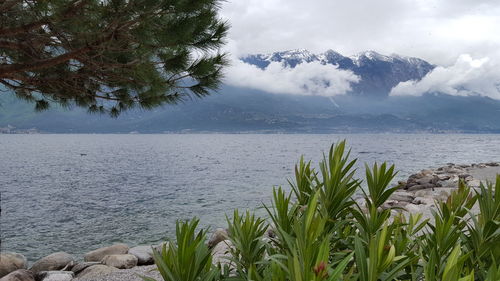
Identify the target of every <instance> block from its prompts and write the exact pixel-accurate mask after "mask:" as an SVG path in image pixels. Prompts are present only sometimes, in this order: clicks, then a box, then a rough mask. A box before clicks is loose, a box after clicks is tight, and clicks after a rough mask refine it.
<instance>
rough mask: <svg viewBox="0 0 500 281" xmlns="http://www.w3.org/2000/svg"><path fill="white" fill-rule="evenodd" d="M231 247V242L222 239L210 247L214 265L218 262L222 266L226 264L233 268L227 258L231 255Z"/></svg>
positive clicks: (232, 264)
mask: <svg viewBox="0 0 500 281" xmlns="http://www.w3.org/2000/svg"><path fill="white" fill-rule="evenodd" d="M233 248H234V246H233V243H231V241H230V240H224V241H222V242H220V243H219V244H217V245H215V247H214V248H213V249H212V263H213V264H214V265H217V264H219V263H220V264H221V265H222V267H224V265H228V266H229V268H234V267H235V265H234V263H233V262H231V261H230V260H229V258H231V257H232V255H231V249H233Z"/></svg>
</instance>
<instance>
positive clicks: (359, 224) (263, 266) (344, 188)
mask: <svg viewBox="0 0 500 281" xmlns="http://www.w3.org/2000/svg"><path fill="white" fill-rule="evenodd" d="M355 161H356V160H349V152H347V153H346V152H345V142H340V143H339V144H337V145H335V146H332V147H331V148H330V152H329V153H328V155H325V156H324V159H323V160H322V161H321V162H320V165H319V166H320V173H316V172H315V170H314V169H313V168H311V163H310V162H307V163H306V162H305V161H304V160H303V158H301V159H300V162H299V163H298V164H297V165H296V166H295V179H294V181H291V180H290V181H289V183H290V187H291V190H290V191H289V192H288V191H285V190H284V189H283V188H281V187H278V188H274V189H273V200H272V204H271V206H266V205H264V208H265V209H266V211H267V213H268V216H269V218H270V221H271V229H272V231H273V232H274V234H275V235H270V237H267V236H266V235H265V232H266V230H267V228H268V224H267V222H266V220H265V219H264V218H260V217H257V216H255V215H254V214H253V213H250V212H248V211H247V212H245V213H244V214H240V213H239V212H238V210H235V211H234V214H233V216H232V219H229V218H227V222H228V230H229V239H230V241H231V242H232V243H231V245H232V246H231V247H229V248H228V249H229V252H230V255H231V256H230V257H228V259H229V260H230V261H231V263H230V264H231V267H232V268H228V267H226V268H224V270H223V269H222V268H220V266H218V267H215V266H212V265H211V259H210V253H209V250H208V249H207V247H206V246H205V244H204V240H205V231H204V230H201V231H200V232H198V234H196V233H195V229H196V226H197V224H198V221H197V220H193V221H191V222H183V223H178V224H177V244H172V245H173V246H171V247H169V248H168V249H167V248H166V247H164V248H163V251H162V252H161V253H159V252H156V251H155V253H154V256H155V262H156V264H157V265H158V268H159V270H160V273H161V274H162V277H163V278H164V279H165V280H168V281H170V280H180V281H183V280H200V281H201V280H206V281H215V280H221V281H222V280H224V281H239V280H256V281H320V280H328V281H338V280H348V281H389V280H405V281H421V280H425V281H438V280H439V281H452V280H458V281H476V280H488V281H489V280H494V281H496V280H500V278H499V277H500V267H499V266H498V264H499V260H500V228H499V224H500V194H499V193H497V192H496V190H498V189H499V188H500V176H498V177H497V181H496V185H493V184H490V183H488V184H487V185H483V184H481V186H480V190H479V191H478V192H476V193H475V194H473V193H472V192H471V188H469V187H468V186H467V185H466V184H465V183H464V182H462V181H461V182H460V183H459V187H458V188H457V189H456V190H455V191H453V192H452V193H451V195H450V196H449V198H448V199H447V200H446V201H444V202H436V205H437V208H436V210H431V212H432V218H430V219H429V218H428V219H422V217H423V215H422V214H408V213H405V212H404V210H399V209H397V208H390V207H387V204H385V203H386V202H387V200H388V198H390V196H391V195H392V194H393V193H394V192H395V191H396V190H397V188H398V187H397V186H391V181H392V179H393V178H394V176H395V175H396V172H395V168H394V166H393V165H391V166H388V165H387V164H386V163H382V164H380V165H379V164H374V165H373V166H372V167H371V168H370V167H369V166H367V165H366V183H367V188H366V190H363V189H361V185H360V183H361V181H360V180H358V179H355V178H354V171H355V170H354V164H355ZM355 194H363V195H364V203H365V204H364V206H360V205H358V204H357V203H356V202H355V201H354V200H353V195H355ZM476 202H477V203H478V206H479V214H476V213H475V212H472V211H471V210H472V208H473V206H474V204H475V203H476ZM393 211H400V212H399V213H397V212H396V213H394V212H393ZM176 245H177V246H176ZM145 280H148V281H151V280H152V279H147V278H145Z"/></svg>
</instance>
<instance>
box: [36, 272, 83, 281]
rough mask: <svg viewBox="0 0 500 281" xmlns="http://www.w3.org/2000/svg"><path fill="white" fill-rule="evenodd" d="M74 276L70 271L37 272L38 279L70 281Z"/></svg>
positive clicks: (44, 280)
mask: <svg viewBox="0 0 500 281" xmlns="http://www.w3.org/2000/svg"><path fill="white" fill-rule="evenodd" d="M73 277H75V274H74V273H73V272H72V271H42V272H40V273H38V274H37V276H36V280H40V281H71V280H72V279H73Z"/></svg>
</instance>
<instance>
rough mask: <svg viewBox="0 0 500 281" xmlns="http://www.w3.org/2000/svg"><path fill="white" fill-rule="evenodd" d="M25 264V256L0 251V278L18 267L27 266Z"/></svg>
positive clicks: (26, 262)
mask: <svg viewBox="0 0 500 281" xmlns="http://www.w3.org/2000/svg"><path fill="white" fill-rule="evenodd" d="M27 264H28V260H26V257H25V256H23V255H21V254H18V253H11V252H5V253H1V254H0V278H2V277H3V276H5V275H7V274H9V273H11V272H13V271H16V270H18V269H26V268H28V266H27Z"/></svg>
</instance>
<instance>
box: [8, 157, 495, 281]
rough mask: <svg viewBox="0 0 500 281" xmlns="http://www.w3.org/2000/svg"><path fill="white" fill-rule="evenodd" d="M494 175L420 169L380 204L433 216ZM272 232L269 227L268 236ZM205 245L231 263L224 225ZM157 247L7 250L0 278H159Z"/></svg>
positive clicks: (481, 168) (468, 169)
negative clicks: (461, 189) (29, 253)
mask: <svg viewBox="0 0 500 281" xmlns="http://www.w3.org/2000/svg"><path fill="white" fill-rule="evenodd" d="M497 174H500V163H496V162H494V163H481V164H472V165H456V164H452V163H449V164H447V165H446V166H443V167H439V168H436V169H426V170H422V171H420V172H418V173H416V174H413V175H411V176H409V177H408V179H407V180H406V181H401V182H399V186H400V187H401V188H400V189H399V190H398V191H396V192H395V193H393V195H392V196H391V197H390V198H389V200H387V202H386V203H385V204H384V205H383V206H382V207H383V208H393V207H398V208H395V210H396V209H397V210H401V211H407V212H409V213H422V214H423V215H424V217H426V218H431V217H432V216H431V210H432V209H433V208H435V206H436V202H438V201H439V200H446V199H447V198H448V196H449V195H450V194H451V192H452V191H453V190H454V189H456V188H457V187H458V183H459V181H460V180H463V181H465V182H466V183H467V184H468V185H469V186H470V187H472V188H473V189H476V190H477V189H478V187H479V186H480V184H481V182H484V181H490V182H494V181H495V177H496V175H497ZM395 210H393V211H394V212H396V211H395ZM472 211H474V209H473V210H472ZM272 236H273V231H272V228H270V229H268V231H267V232H266V237H267V239H268V238H269V237H272ZM207 243H208V246H209V247H210V248H211V249H212V255H213V262H214V263H217V262H221V263H222V264H227V265H229V266H231V264H230V261H229V260H228V259H227V257H229V256H230V250H231V247H233V246H232V244H231V242H230V241H229V240H228V233H227V230H226V229H223V228H217V229H216V230H215V231H214V233H213V234H212V236H211V237H210V239H209V240H208V242H207ZM166 246H168V245H166ZM161 247H162V245H143V246H136V247H132V248H129V246H128V245H125V244H115V245H111V246H108V247H103V248H99V249H95V250H93V251H90V252H88V253H86V254H84V261H77V260H76V259H75V258H74V257H73V256H72V255H70V254H68V253H65V252H57V253H53V254H51V255H48V256H46V257H43V258H41V259H40V260H38V261H36V262H35V263H34V264H33V265H32V266H31V267H30V268H29V269H28V264H27V260H26V258H25V257H24V256H23V255H21V254H18V253H11V252H5V253H1V254H0V281H104V280H106V281H141V280H142V279H141V278H140V277H139V275H143V276H148V277H152V278H155V279H156V280H162V279H161V276H160V275H159V273H158V271H156V270H155V269H156V266H155V265H154V261H153V248H155V249H157V250H160V249H161Z"/></svg>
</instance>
